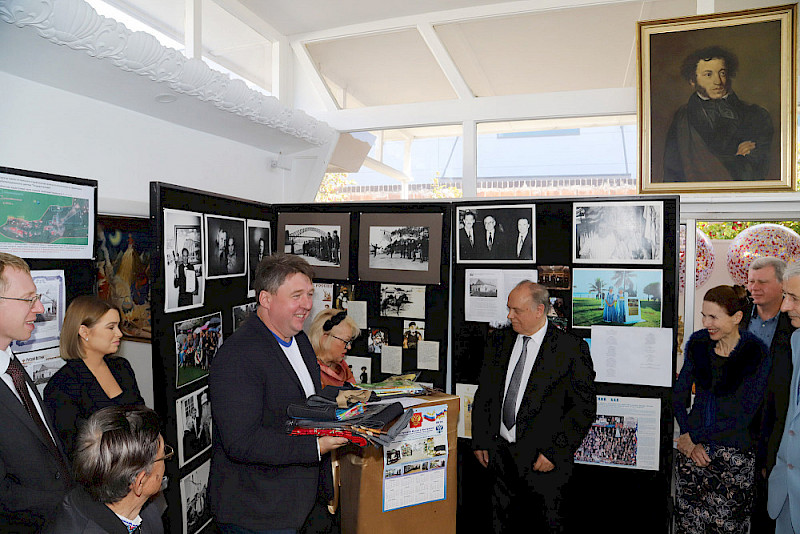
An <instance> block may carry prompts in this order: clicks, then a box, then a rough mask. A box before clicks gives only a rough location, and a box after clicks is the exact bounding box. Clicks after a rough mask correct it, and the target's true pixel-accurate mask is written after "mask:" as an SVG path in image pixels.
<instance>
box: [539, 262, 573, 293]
mask: <svg viewBox="0 0 800 534" xmlns="http://www.w3.org/2000/svg"><path fill="white" fill-rule="evenodd" d="M536 270H537V271H538V272H539V284H540V285H543V286H544V287H546V288H547V289H569V288H570V287H571V286H570V277H569V267H568V266H566V265H539V266H538V267H536Z"/></svg>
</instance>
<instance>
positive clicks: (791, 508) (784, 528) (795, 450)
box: [767, 263, 800, 534]
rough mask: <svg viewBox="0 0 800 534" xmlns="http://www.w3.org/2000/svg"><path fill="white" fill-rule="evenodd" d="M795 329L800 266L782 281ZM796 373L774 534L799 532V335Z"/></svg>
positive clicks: (775, 480) (774, 488)
mask: <svg viewBox="0 0 800 534" xmlns="http://www.w3.org/2000/svg"><path fill="white" fill-rule="evenodd" d="M781 311H782V312H786V314H787V315H788V316H789V319H790V320H791V321H792V326H794V327H795V328H798V327H800V264H798V263H792V264H790V265H789V267H788V268H787V269H786V273H785V278H784V281H783V304H781ZM791 346H792V363H793V372H792V375H791V376H792V379H791V382H790V386H789V403H788V410H787V412H786V424H785V425H784V429H783V434H782V437H781V442H780V447H779V449H778V455H777V457H776V460H775V467H773V469H772V472H771V473H770V475H769V485H768V489H769V492H768V493H769V496H768V502H767V510H768V511H769V516H770V517H771V518H773V519H775V520H776V524H775V534H797V533H800V473H798V470H800V391H798V387H800V333H799V332H798V331H797V330H795V332H794V333H793V334H792V338H791Z"/></svg>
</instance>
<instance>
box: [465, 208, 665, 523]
mask: <svg viewBox="0 0 800 534" xmlns="http://www.w3.org/2000/svg"><path fill="white" fill-rule="evenodd" d="M678 206H679V199H678V197H677V196H660V197H653V196H638V197H614V198H609V199H603V200H598V199H591V200H587V199H583V198H581V199H563V198H557V199H546V200H539V199H529V200H519V201H517V200H506V199H503V200H497V201H494V202H486V201H483V202H478V201H475V202H459V203H457V204H455V205H454V208H455V209H454V213H453V234H454V236H455V239H454V243H453V246H454V250H455V251H456V252H455V254H454V256H455V257H456V259H455V262H454V266H453V283H452V292H451V295H452V337H451V343H452V362H453V369H452V376H453V383H452V384H451V387H452V389H451V391H454V392H455V393H456V394H457V395H459V396H461V406H462V412H463V417H462V423H461V425H460V427H459V436H460V438H461V439H462V443H461V444H460V445H461V446H460V447H459V451H460V455H459V466H460V473H459V487H460V488H461V489H462V491H461V492H460V494H459V516H458V522H459V525H470V526H471V527H472V528H474V529H476V531H480V532H484V531H486V532H489V531H491V509H490V507H488V506H486V503H488V502H490V500H491V480H490V479H489V477H488V475H487V472H486V470H485V469H483V468H482V467H480V465H479V464H478V463H477V460H476V459H475V458H474V455H473V454H472V450H471V440H470V436H471V434H470V429H471V415H472V414H471V412H470V410H471V401H472V398H473V397H474V394H475V390H476V389H477V384H478V376H479V373H480V369H481V364H482V361H483V355H484V351H483V347H484V343H485V340H486V338H487V335H488V333H489V331H490V329H493V328H497V327H502V326H504V323H506V314H507V310H506V298H507V296H508V293H509V292H510V291H511V289H513V287H514V286H515V285H516V283H517V282H519V281H521V280H524V279H529V280H532V281H538V282H539V283H540V284H542V285H544V286H546V287H547V288H548V290H549V292H550V303H551V311H550V312H549V315H548V320H549V321H550V322H551V323H553V324H555V325H556V326H557V327H558V328H561V329H564V330H567V331H570V332H572V333H573V334H576V335H578V336H580V337H583V338H584V339H586V341H587V343H588V344H589V345H590V350H591V354H592V360H593V364H594V369H595V372H596V373H597V378H596V385H597V401H598V405H597V417H596V420H595V421H594V423H593V425H592V427H591V429H590V431H589V433H588V435H587V438H586V439H585V440H584V442H583V444H582V445H581V447H580V448H579V449H578V452H577V453H576V457H575V460H576V464H577V465H576V466H575V471H574V476H573V480H572V484H571V488H570V494H569V495H568V496H567V499H568V502H569V503H570V505H571V508H570V514H569V517H570V520H571V521H572V524H571V525H569V529H570V530H569V531H572V530H575V531H576V532H577V531H582V530H588V529H590V528H594V527H596V525H597V524H598V521H601V522H603V523H607V522H608V521H613V523H614V524H615V527H614V529H615V531H617V532H627V531H631V532H642V531H646V532H667V531H668V530H669V525H670V518H671V510H672V500H671V497H670V475H671V472H672V451H673V448H672V433H673V417H672V401H671V399H672V395H671V393H672V390H671V387H672V382H673V380H674V373H675V371H674V362H675V351H676V347H677V340H676V335H677V329H676V327H677V325H678V310H677V298H678V272H677V265H678V242H677V241H678V239H677V236H678ZM470 236H471V237H470ZM614 518H618V519H619V521H616V520H614Z"/></svg>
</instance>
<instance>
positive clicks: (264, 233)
mask: <svg viewBox="0 0 800 534" xmlns="http://www.w3.org/2000/svg"><path fill="white" fill-rule="evenodd" d="M270 230H271V228H270V225H269V222H267V221H258V220H253V219H248V220H247V250H248V262H247V296H248V297H255V296H256V290H255V286H254V284H255V279H256V267H258V264H259V263H261V260H263V259H264V258H266V257H267V256H269V255H270V254H272V237H271V235H270Z"/></svg>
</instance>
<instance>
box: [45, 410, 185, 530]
mask: <svg viewBox="0 0 800 534" xmlns="http://www.w3.org/2000/svg"><path fill="white" fill-rule="evenodd" d="M159 428H160V426H159V420H158V415H157V414H156V413H155V412H154V411H153V410H151V409H150V408H146V407H144V406H136V407H125V406H109V407H106V408H103V409H102V410H98V411H96V412H95V413H93V414H92V416H91V417H89V419H88V420H87V422H86V424H85V425H83V426H82V428H81V429H80V432H79V434H78V437H77V439H76V443H77V445H76V448H75V459H74V463H73V469H74V471H75V479H76V481H77V482H78V483H79V486H78V487H76V488H74V489H73V490H72V491H70V492H69V493H68V494H67V496H66V497H65V498H64V501H63V503H62V504H61V508H60V509H59V512H58V514H57V515H56V516H55V518H54V519H53V521H51V522H50V523H48V525H47V526H46V527H45V529H44V531H43V533H44V534H60V533H64V532H86V533H89V532H129V533H131V534H149V533H153V534H161V533H163V532H164V525H163V523H162V522H161V513H160V510H159V506H158V505H157V504H156V503H154V502H152V501H150V498H151V497H152V496H153V495H156V494H158V493H159V492H160V491H161V488H162V484H163V478H164V470H165V463H166V462H167V461H168V460H169V459H170V458H172V456H173V454H174V451H173V449H172V447H170V446H169V445H166V444H165V443H164V439H163V438H162V437H161V433H160V431H159Z"/></svg>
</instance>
